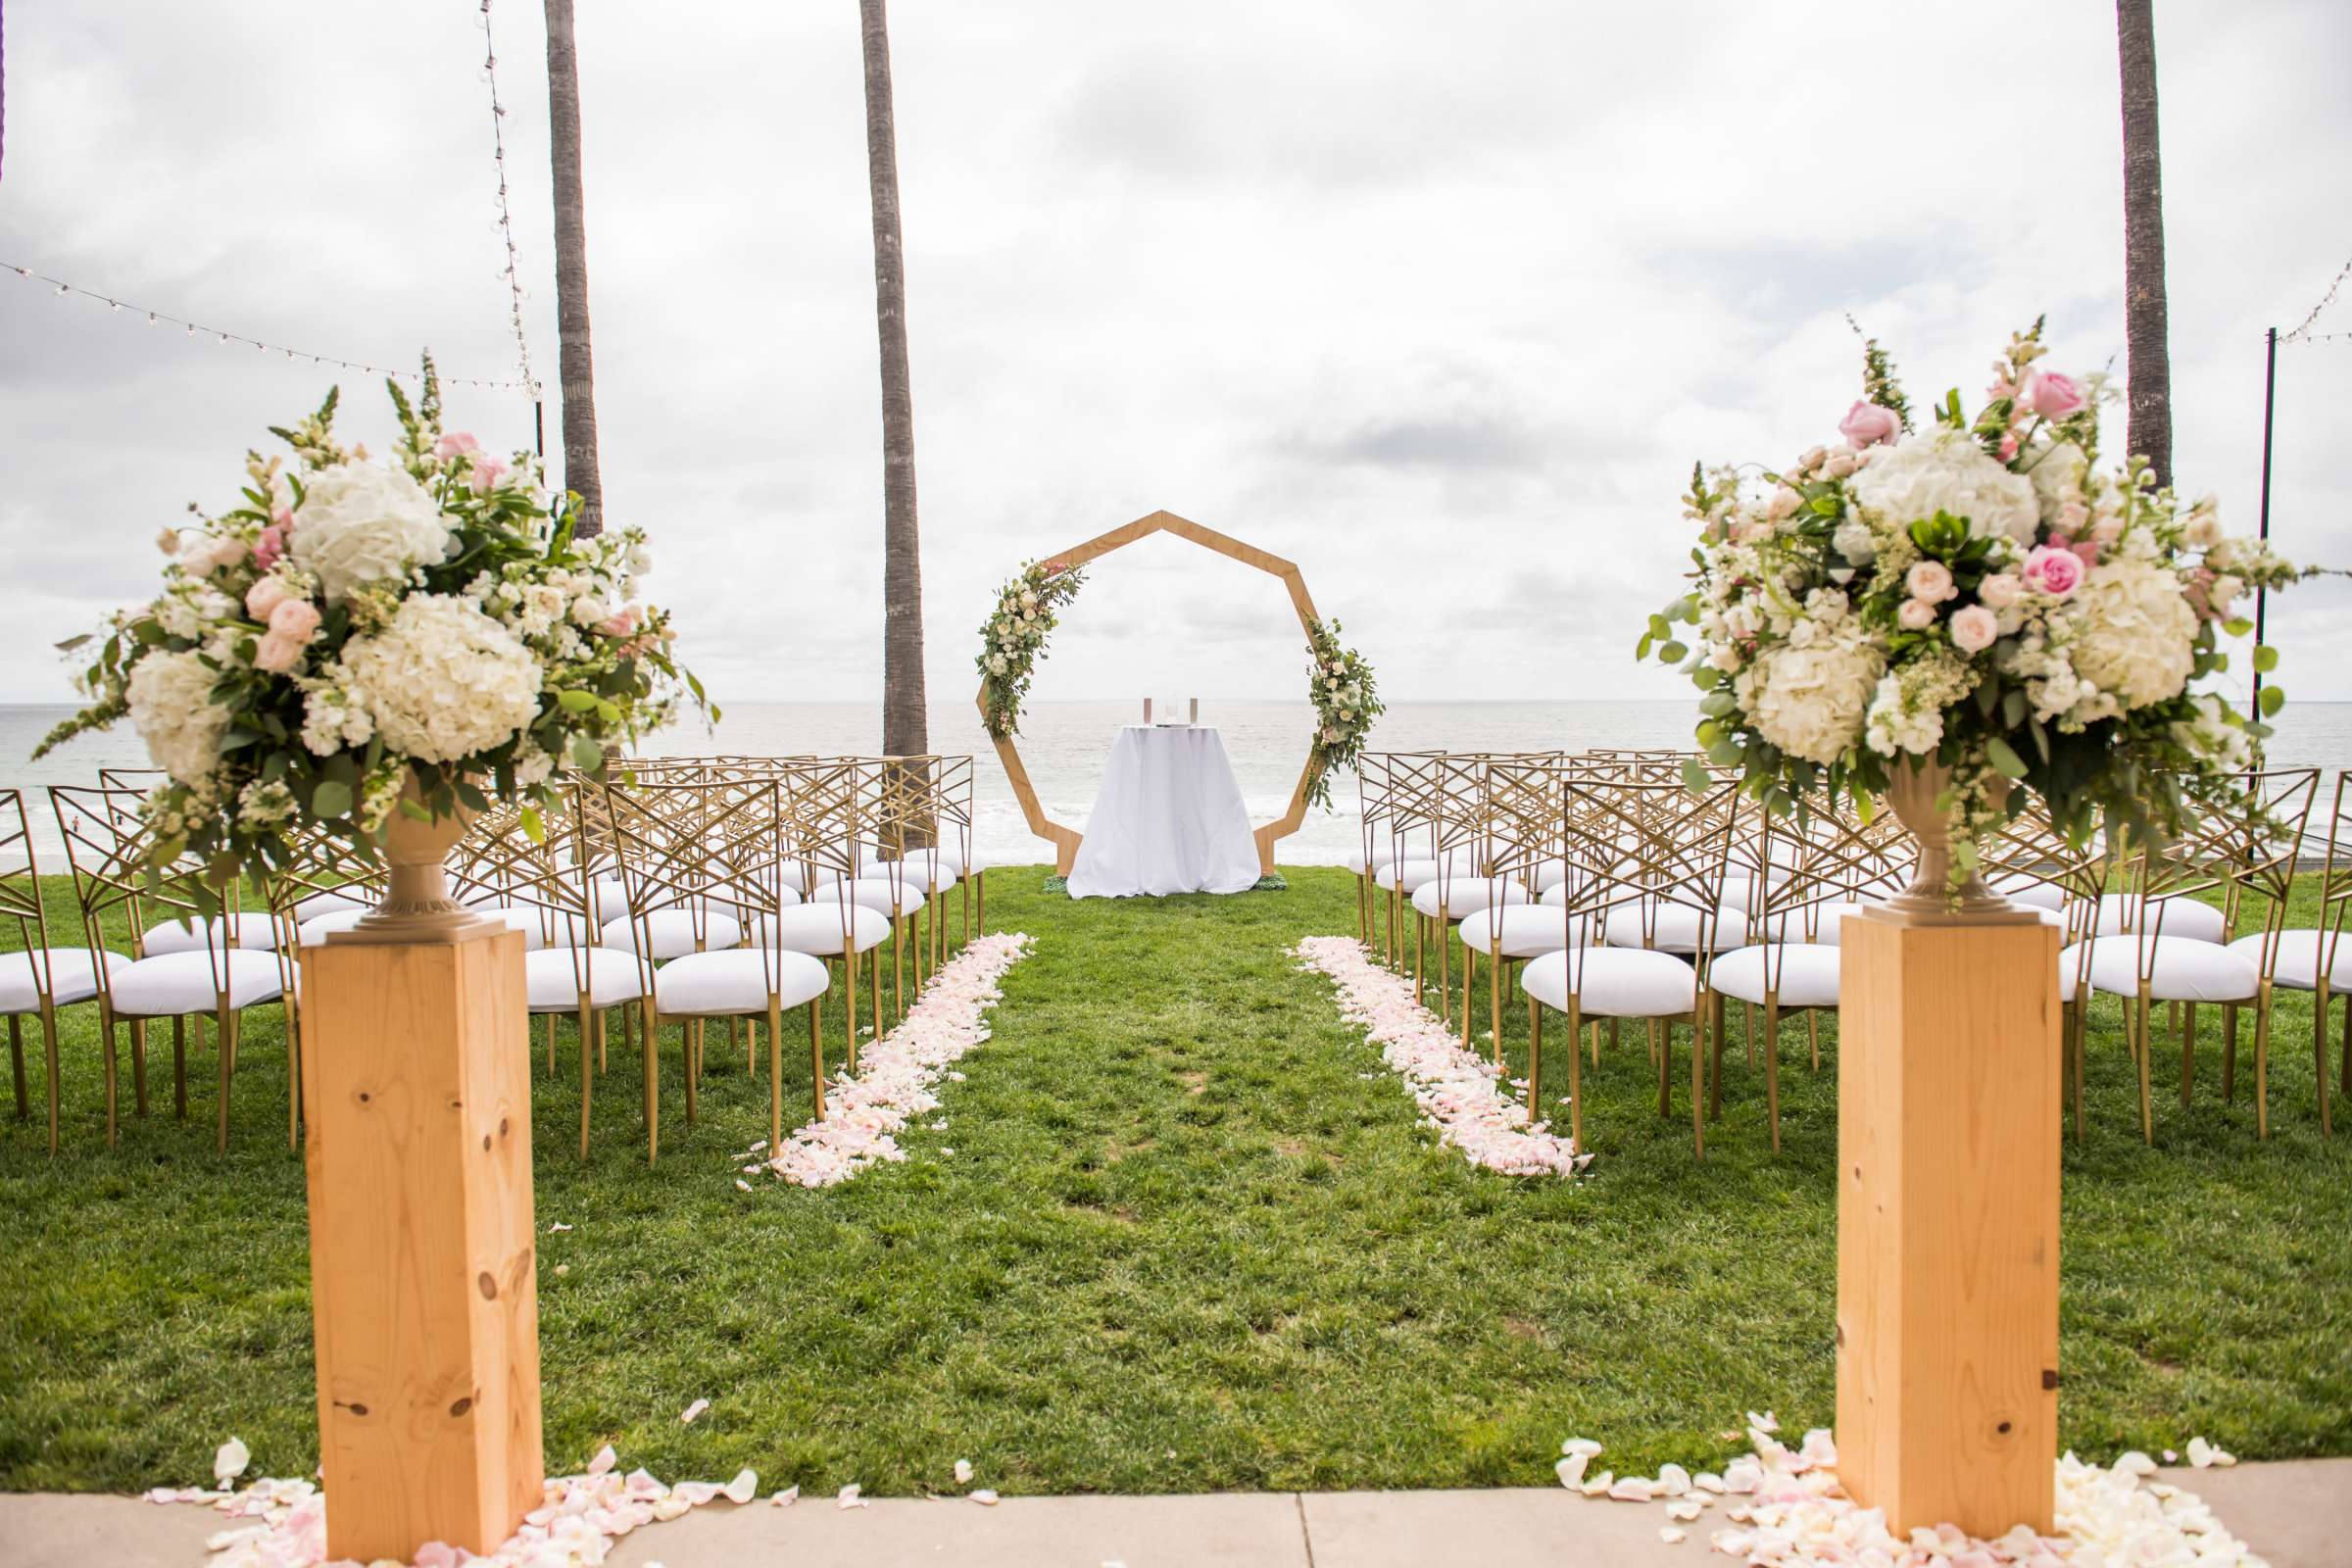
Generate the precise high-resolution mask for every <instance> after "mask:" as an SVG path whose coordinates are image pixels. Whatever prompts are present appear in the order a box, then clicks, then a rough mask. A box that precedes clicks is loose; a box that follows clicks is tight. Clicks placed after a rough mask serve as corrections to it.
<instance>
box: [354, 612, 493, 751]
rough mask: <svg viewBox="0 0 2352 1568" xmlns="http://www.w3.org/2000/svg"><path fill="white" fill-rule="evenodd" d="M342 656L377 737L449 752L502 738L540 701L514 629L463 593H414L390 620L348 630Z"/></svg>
mask: <svg viewBox="0 0 2352 1568" xmlns="http://www.w3.org/2000/svg"><path fill="white" fill-rule="evenodd" d="M343 662H344V665H345V667H346V668H348V669H349V670H350V672H351V676H352V678H353V680H354V681H355V682H356V683H357V685H358V687H359V690H360V691H361V692H362V693H363V694H364V696H365V699H366V701H367V704H368V714H369V716H370V717H372V718H373V719H374V720H375V728H376V731H377V733H379V734H380V735H382V736H383V739H384V744H385V745H387V746H389V747H391V748H392V749H393V750H394V751H396V752H399V753H401V754H402V755H404V756H407V757H410V758H414V759H416V760H420V761H426V762H454V761H456V760H459V759H461V758H466V757H471V756H473V755H474V754H475V753H477V752H484V751H488V750H490V749H492V748H493V747H497V746H500V745H503V744H505V743H506V742H507V741H509V740H511V739H513V738H514V735H515V731H516V730H519V729H521V728H522V727H523V726H524V725H526V724H528V723H529V722H530V721H531V719H532V717H533V716H534V715H536V714H537V712H538V711H539V685H540V670H539V662H538V661H537V660H535V659H533V658H532V657H531V653H530V650H529V649H527V648H525V647H523V645H522V644H521V642H519V641H518V640H517V639H516V638H515V634H514V633H513V632H511V631H509V630H508V629H507V628H506V627H504V626H502V625H500V624H499V623H498V622H497V621H495V620H493V619H491V618H490V617H489V616H488V615H485V614H483V613H481V612H480V611H478V610H476V609H474V608H473V607H472V606H471V605H468V604H466V602H465V601H464V600H462V599H457V598H453V597H451V596H449V595H447V594H415V595H412V596H411V597H410V598H408V599H405V600H403V601H402V602H401V606H400V609H399V610H398V611H396V612H395V613H393V616H392V620H391V623H390V624H388V625H387V626H385V627H384V629H383V630H382V631H380V632H378V633H376V634H375V635H374V636H372V637H365V638H360V639H357V640H355V641H354V642H352V643H351V644H350V646H348V647H347V648H346V649H345V650H344V653H343Z"/></svg>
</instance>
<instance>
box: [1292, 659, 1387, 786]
mask: <svg viewBox="0 0 2352 1568" xmlns="http://www.w3.org/2000/svg"><path fill="white" fill-rule="evenodd" d="M1306 652H1307V657H1308V659H1309V660H1311V661H1312V672H1311V673H1310V674H1309V676H1308V677H1307V683H1306V695H1307V697H1308V699H1309V700H1310V701H1312V702H1313V703H1314V705H1315V741H1314V747H1313V749H1312V750H1311V751H1309V752H1308V753H1307V758H1306V763H1307V768H1308V771H1309V774H1310V777H1309V778H1308V780H1307V786H1306V798H1307V799H1308V800H1309V801H1311V802H1312V803H1314V804H1315V805H1317V806H1320V807H1323V808H1325V809H1329V808H1330V806H1331V775H1332V773H1333V771H1334V770H1336V769H1338V768H1343V767H1353V766H1354V765H1355V761H1356V759H1357V758H1359V757H1361V756H1363V755H1364V737H1365V736H1366V735H1368V734H1370V733H1371V730H1372V721H1373V720H1374V719H1376V718H1378V717H1379V716H1380V715H1381V714H1382V713H1384V712H1386V711H1388V710H1387V709H1386V708H1384V707H1383V706H1382V704H1381V701H1380V694H1379V691H1378V690H1377V689H1376V688H1375V687H1374V685H1373V681H1372V666H1371V665H1370V664H1368V663H1366V662H1364V656H1363V655H1361V654H1359V653H1357V652H1356V651H1355V650H1354V649H1352V648H1342V647H1341V646H1340V623H1339V622H1338V621H1336V620H1335V621H1330V622H1328V623H1327V622H1324V621H1320V620H1317V621H1310V622H1309V623H1308V624H1307V628H1306Z"/></svg>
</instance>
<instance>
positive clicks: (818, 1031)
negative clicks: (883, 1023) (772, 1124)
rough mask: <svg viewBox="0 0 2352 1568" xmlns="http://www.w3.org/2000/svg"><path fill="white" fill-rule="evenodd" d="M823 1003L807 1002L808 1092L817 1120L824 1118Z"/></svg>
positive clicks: (816, 999)
mask: <svg viewBox="0 0 2352 1568" xmlns="http://www.w3.org/2000/svg"><path fill="white" fill-rule="evenodd" d="M824 1005H825V999H824V998H822V997H816V998H813V999H811V1000H810V1002H809V1093H810V1094H811V1095H812V1096H813V1097H814V1098H815V1100H816V1119H817V1120H818V1121H823V1120H824V1119H825V1038H824V1033H823V1024H822V1023H821V1022H820V1019H821V1017H822V1013H823V1008H824ZM779 1135H780V1129H779ZM771 1147H772V1146H771Z"/></svg>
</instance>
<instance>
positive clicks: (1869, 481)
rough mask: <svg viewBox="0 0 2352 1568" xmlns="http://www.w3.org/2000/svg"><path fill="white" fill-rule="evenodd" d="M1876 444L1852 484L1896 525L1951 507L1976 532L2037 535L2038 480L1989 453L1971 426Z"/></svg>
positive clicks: (2026, 540) (1863, 501)
mask: <svg viewBox="0 0 2352 1568" xmlns="http://www.w3.org/2000/svg"><path fill="white" fill-rule="evenodd" d="M1874 451H1875V453H1876V455H1875V456H1874V457H1873V458H1872V459H1871V461H1870V466H1868V467H1866V468H1864V469H1863V470H1862V471H1861V472H1859V473H1857V474H1855V475H1854V476H1853V478H1852V479H1850V480H1848V481H1847V488H1848V489H1849V490H1850V491H1851V492H1852V494H1853V497H1854V500H1855V501H1856V502H1858V503H1859V504H1860V505H1861V507H1862V508H1863V510H1864V511H1865V512H1868V513H1872V514H1875V515H1877V517H1878V519H1879V520H1880V522H1881V523H1882V524H1883V525H1885V526H1887V527H1888V528H1891V529H1898V530H1899V529H1903V528H1908V527H1909V526H1910V525H1911V524H1912V523H1914V522H1917V521H1918V520H1920V519H1921V518H1922V517H1933V516H1934V515H1936V513H1938V512H1948V513H1950V514H1951V515H1953V516H1955V517H1966V518H1967V519H1968V531H1969V532H1970V534H1972V535H1974V536H1977V537H1980V538H1983V537H1993V536H2005V537H2007V538H2009V539H2012V540H2015V541H2016V542H2017V543H2019V544H2021V545H2030V544H2032V543H2033V542H2034V529H2035V527H2036V525H2037V524H2038V523H2039V522H2040V520H2041V508H2040V504H2039V502H2038V501H2037V499H2036V498H2035V496H2034V481H2033V480H2031V479H2029V478H2027V477H2026V476H2025V475H2024V474H2022V473H2012V472H2010V471H2009V469H2008V468H2007V466H2004V465H2002V464H2000V463H1998V462H1995V461H1994V460H1993V459H1991V458H1989V457H1987V456H1985V449H1984V448H1982V447H1980V446H1978V445H1977V443H1976V439H1975V438H1974V437H1973V436H1970V435H1968V434H1967V433H1966V432H1964V431H1957V430H1936V431H1934V432H1931V433H1928V434H1923V435H1915V436H1913V437H1911V439H1909V440H1907V441H1903V442H1900V443H1898V444H1897V445H1895V446H1893V447H1881V448H1876V449H1874Z"/></svg>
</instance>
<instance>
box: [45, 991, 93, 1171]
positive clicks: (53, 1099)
mask: <svg viewBox="0 0 2352 1568" xmlns="http://www.w3.org/2000/svg"><path fill="white" fill-rule="evenodd" d="M100 1005H101V1006H102V1007H103V1006H104V1004H103V1003H102V1004H100ZM41 1057H42V1063H43V1065H45V1066H46V1067H47V1068H48V1069H49V1155H50V1157H51V1158H52V1159H54V1158H56V1157H57V1006H56V1005H55V1004H54V1003H52V1002H50V1001H49V1000H48V999H47V998H43V999H42V1001H41Z"/></svg>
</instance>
